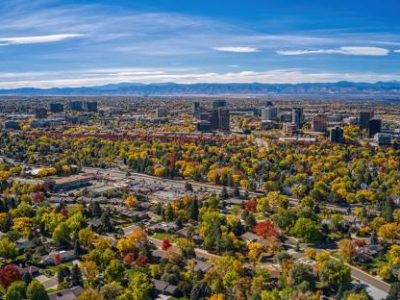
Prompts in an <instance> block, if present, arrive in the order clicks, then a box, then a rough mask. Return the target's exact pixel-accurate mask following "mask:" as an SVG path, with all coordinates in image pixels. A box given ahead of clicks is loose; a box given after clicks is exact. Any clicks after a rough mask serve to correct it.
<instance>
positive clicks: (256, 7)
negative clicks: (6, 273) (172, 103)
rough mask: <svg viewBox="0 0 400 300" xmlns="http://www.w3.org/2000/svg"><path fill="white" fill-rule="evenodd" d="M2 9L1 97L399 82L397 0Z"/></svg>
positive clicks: (66, 3)
mask: <svg viewBox="0 0 400 300" xmlns="http://www.w3.org/2000/svg"><path fill="white" fill-rule="evenodd" d="M3 2H4V3H2V5H1V7H0V17H1V21H0V55H1V56H2V57H3V58H4V59H3V60H1V62H0V88H20V87H38V88H50V87H77V86H95V85H103V84H110V83H121V82H136V83H162V82H175V83H200V82H207V83H211V82H212V83H250V82H260V83H303V82H336V81H342V80H347V81H356V82H376V81H392V80H400V73H399V72H398V70H397V66H398V63H399V62H400V35H399V32H400V24H397V23H398V22H397V20H396V17H397V16H396V11H398V8H400V7H399V6H400V5H399V4H398V3H396V1H383V2H382V3H381V4H380V5H377V4H376V1H352V3H351V4H348V3H345V1H333V2H334V3H331V2H328V1H319V3H313V4H309V3H308V4H307V3H306V1H286V2H285V5H283V4H280V3H278V1H256V0H253V1H246V3H244V2H240V3H239V2H238V1H235V2H234V3H232V2H228V1H218V3H213V2H212V1H202V2H201V3H200V2H199V3H186V2H184V1H176V0H175V1H168V2H167V3H166V2H165V1H157V0H151V1H146V3H131V1H119V2H118V4H115V3H113V1H109V0H103V1H87V2H85V4H82V2H81V1H71V0H60V1H47V0H41V1H35V3H30V2H29V1H22V0H17V1H10V0H6V1H3ZM396 22H397V23H396Z"/></svg>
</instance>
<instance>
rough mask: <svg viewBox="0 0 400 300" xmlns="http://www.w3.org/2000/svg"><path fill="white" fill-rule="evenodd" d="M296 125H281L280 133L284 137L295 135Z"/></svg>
mask: <svg viewBox="0 0 400 300" xmlns="http://www.w3.org/2000/svg"><path fill="white" fill-rule="evenodd" d="M296 131H297V125H296V124H295V123H283V125H282V133H283V134H284V135H288V136H292V135H294V134H296Z"/></svg>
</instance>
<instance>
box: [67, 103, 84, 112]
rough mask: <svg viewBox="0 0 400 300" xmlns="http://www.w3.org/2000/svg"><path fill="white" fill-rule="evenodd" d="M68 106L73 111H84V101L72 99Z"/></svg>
mask: <svg viewBox="0 0 400 300" xmlns="http://www.w3.org/2000/svg"><path fill="white" fill-rule="evenodd" d="M68 108H69V109H70V110H72V111H83V103H82V101H71V102H68Z"/></svg>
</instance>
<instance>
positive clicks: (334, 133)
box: [329, 126, 344, 143]
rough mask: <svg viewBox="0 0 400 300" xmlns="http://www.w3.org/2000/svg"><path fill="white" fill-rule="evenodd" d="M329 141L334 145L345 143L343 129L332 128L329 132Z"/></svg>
mask: <svg viewBox="0 0 400 300" xmlns="http://www.w3.org/2000/svg"><path fill="white" fill-rule="evenodd" d="M329 140H330V141H331V142H332V143H343V141H344V139H343V128H341V127H339V126H336V127H335V128H332V129H331V130H330V132H329Z"/></svg>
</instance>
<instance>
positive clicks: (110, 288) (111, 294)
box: [100, 282, 124, 300]
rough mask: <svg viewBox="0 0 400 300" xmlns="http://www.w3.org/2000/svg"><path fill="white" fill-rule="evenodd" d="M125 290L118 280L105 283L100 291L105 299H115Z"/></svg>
mask: <svg viewBox="0 0 400 300" xmlns="http://www.w3.org/2000/svg"><path fill="white" fill-rule="evenodd" d="M123 290H124V289H123V287H122V286H121V285H120V284H119V283H118V282H111V283H107V284H106V285H104V286H103V287H102V288H101V290H100V293H101V296H102V297H103V299H104V300H115V299H116V298H117V297H118V296H119V295H121V294H122V292H123Z"/></svg>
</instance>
